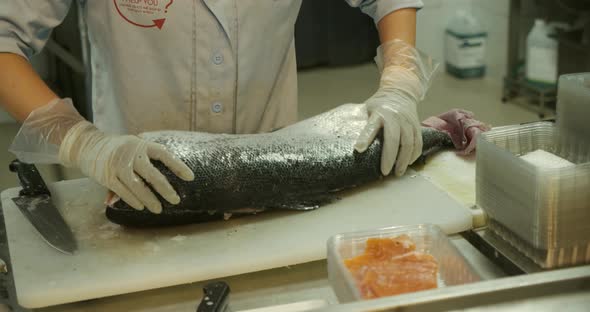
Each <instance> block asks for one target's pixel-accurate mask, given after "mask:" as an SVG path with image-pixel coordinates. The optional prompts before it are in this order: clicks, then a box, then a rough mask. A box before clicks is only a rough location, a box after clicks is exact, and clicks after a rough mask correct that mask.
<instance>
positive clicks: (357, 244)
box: [328, 224, 481, 302]
mask: <svg viewBox="0 0 590 312" xmlns="http://www.w3.org/2000/svg"><path fill="white" fill-rule="evenodd" d="M402 234H407V235H408V236H410V238H411V239H412V240H413V241H414V243H415V244H416V251H419V252H423V253H428V254H430V255H432V256H433V257H434V258H435V259H436V260H437V262H438V275H439V276H438V277H439V278H438V281H439V287H444V286H453V285H461V284H466V283H471V282H476V281H479V280H481V277H480V276H479V275H478V274H477V273H476V272H475V271H474V270H473V268H472V267H471V265H470V264H469V263H467V261H466V260H465V258H464V257H463V255H461V253H459V251H458V250H457V248H456V247H455V246H454V245H453V244H452V243H451V242H450V241H449V239H448V238H447V236H446V235H445V233H444V232H443V231H442V230H441V229H440V228H439V227H438V226H435V225H430V224H421V225H412V226H399V227H390V228H383V229H376V230H372V231H363V232H353V233H345V234H339V235H335V236H333V237H331V238H330V239H329V241H328V278H329V280H330V284H331V285H332V288H333V289H334V292H335V293H336V296H337V297H338V300H339V301H340V302H351V301H358V300H363V298H362V296H361V295H360V293H359V291H358V289H357V287H356V283H355V281H354V279H353V277H352V274H350V272H349V271H348V269H347V268H346V267H345V266H344V260H345V259H349V258H352V257H355V256H358V255H360V254H362V253H363V252H364V249H365V243H366V241H367V239H368V238H386V237H391V238H393V237H396V236H399V235H402Z"/></svg>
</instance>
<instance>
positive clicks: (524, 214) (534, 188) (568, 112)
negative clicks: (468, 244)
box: [476, 74, 590, 268]
mask: <svg viewBox="0 0 590 312" xmlns="http://www.w3.org/2000/svg"><path fill="white" fill-rule="evenodd" d="M583 75H585V77H588V74H583ZM568 76H571V77H565V78H564V76H562V77H561V79H560V89H559V93H558V112H559V113H558V126H556V125H554V124H553V123H549V122H537V123H532V124H526V125H517V126H507V127H501V128H496V129H494V130H492V131H490V132H487V133H484V134H482V135H481V136H480V137H479V138H478V143H477V144H478V145H477V166H476V198H477V204H478V205H479V206H480V207H482V208H483V209H484V210H485V211H486V213H487V214H488V216H489V219H490V222H489V228H490V229H491V230H493V231H494V232H495V233H496V234H498V235H499V236H500V237H502V238H503V239H504V240H506V241H508V242H509V243H511V244H512V245H513V246H515V247H516V248H518V249H519V250H520V251H521V252H522V253H523V254H524V255H526V256H528V257H529V258H531V259H532V260H533V261H535V262H536V263H537V264H539V265H540V266H541V267H543V268H557V267H563V266H570V265H577V264H583V263H590V137H589V136H588V134H590V132H585V131H588V130H589V129H590V126H588V118H589V117H590V96H588V94H589V93H588V90H583V89H581V88H588V83H587V82H588V80H587V79H586V80H585V79H582V78H580V77H573V76H572V75H568ZM564 81H565V83H562V82H564ZM584 119H585V121H584V122H582V120H584ZM539 150H541V152H540V153H539ZM533 152H535V154H536V155H535V157H536V156H538V155H541V156H542V155H549V154H546V152H548V153H551V154H553V155H550V156H551V157H546V158H545V159H539V157H536V158H537V162H533V163H532V162H530V161H527V160H525V159H524V158H522V157H521V156H525V155H527V154H529V153H533ZM555 156H557V157H560V158H562V160H561V161H558V162H557V163H558V165H555V164H556V162H555V160H556V159H558V158H556V157H555ZM525 158H526V157H525ZM541 158H542V157H541ZM568 161H569V163H571V164H567V163H568Z"/></svg>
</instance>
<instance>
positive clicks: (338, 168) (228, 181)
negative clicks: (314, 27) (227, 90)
mask: <svg viewBox="0 0 590 312" xmlns="http://www.w3.org/2000/svg"><path fill="white" fill-rule="evenodd" d="M366 122H367V112H366V110H365V107H364V105H358V104H347V105H342V106H340V107H337V108H335V109H333V110H331V111H328V112H326V113H323V114H320V115H317V116H315V117H312V118H309V119H307V120H303V121H301V122H299V123H296V124H294V125H291V126H288V127H285V128H283V129H280V130H277V131H274V132H271V133H263V134H239V135H231V134H208V133H199V132H183V131H159V132H149V133H144V134H142V135H141V136H142V137H143V138H145V139H147V140H149V141H152V142H156V143H160V144H162V145H164V146H165V147H166V148H167V149H168V150H169V151H171V152H172V153H174V154H175V155H176V156H177V157H179V158H180V159H181V160H183V161H184V162H185V163H186V164H187V165H188V166H189V168H190V169H191V170H192V171H193V172H194V174H195V179H194V181H191V182H187V181H183V180H181V179H180V178H178V177H176V176H175V175H174V174H173V173H172V172H171V171H170V170H169V169H168V168H166V167H165V166H164V165H163V164H162V163H160V162H158V161H153V163H154V165H155V166H156V168H158V169H159V170H160V171H161V172H162V173H163V174H164V175H165V176H166V177H167V178H168V179H169V181H170V184H171V185H172V186H173V187H174V189H175V190H176V191H177V192H178V194H179V196H180V198H181V201H180V203H179V204H178V205H172V204H170V203H168V202H167V201H166V200H164V199H163V198H161V197H160V196H159V195H156V196H158V199H159V200H160V201H161V202H162V213H161V214H153V213H151V212H150V211H148V210H147V209H144V210H142V211H138V210H135V209H133V208H131V207H130V206H129V205H128V204H126V203H125V202H124V201H122V200H119V201H118V202H116V203H115V204H114V205H112V207H108V208H107V210H106V215H107V217H108V218H109V219H110V220H111V221H113V222H115V223H118V224H121V225H126V226H137V227H146V226H168V225H180V224H189V223H198V222H207V221H213V220H219V219H222V218H223V217H224V215H225V216H227V214H228V213H230V214H234V215H241V214H251V213H258V212H260V211H264V210H273V209H280V210H285V209H286V210H310V209H315V208H318V207H320V206H322V205H325V204H327V203H329V202H331V201H333V200H335V199H337V192H338V191H341V190H345V189H350V188H353V187H355V186H359V185H362V184H366V183H368V182H372V181H375V180H378V179H380V178H382V177H383V176H382V174H381V171H380V160H381V140H382V138H381V137H380V136H379V137H378V138H377V139H376V140H375V141H374V142H373V143H372V144H371V145H370V146H369V148H368V149H367V150H366V151H365V152H364V153H358V152H356V151H355V150H354V144H355V142H356V139H357V137H358V135H359V133H360V132H361V130H362V129H363V128H364V126H365V125H366ZM422 138H423V141H424V147H423V155H426V154H430V153H432V152H435V151H437V150H439V149H441V148H444V147H452V146H453V143H452V141H451V139H450V137H449V136H448V135H447V134H445V133H443V132H440V131H437V130H434V129H431V128H422ZM244 208H254V209H251V210H246V211H245V212H244Z"/></svg>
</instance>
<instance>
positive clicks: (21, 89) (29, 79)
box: [0, 53, 58, 122]
mask: <svg viewBox="0 0 590 312" xmlns="http://www.w3.org/2000/svg"><path fill="white" fill-rule="evenodd" d="M0 68H2V70H0V105H1V106H2V108H4V109H5V110H6V111H7V112H8V113H9V114H11V115H12V116H13V117H14V118H15V119H16V120H18V121H19V122H23V121H24V120H25V119H26V118H27V116H29V114H30V113H31V112H32V111H34V110H35V109H37V108H39V107H41V106H44V105H45V104H47V103H49V102H50V101H51V100H53V99H55V98H57V97H58V96H57V95H56V94H55V93H54V92H53V91H51V89H50V88H49V87H48V86H47V84H45V82H44V81H43V80H42V79H41V77H39V75H38V74H37V73H36V72H35V70H34V69H33V67H32V66H31V64H30V63H29V62H28V61H27V60H26V59H24V58H23V57H22V56H19V55H16V54H13V53H0Z"/></svg>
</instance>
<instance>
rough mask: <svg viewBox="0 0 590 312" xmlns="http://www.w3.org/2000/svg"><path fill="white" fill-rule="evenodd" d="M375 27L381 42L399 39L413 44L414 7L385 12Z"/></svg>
mask: <svg viewBox="0 0 590 312" xmlns="http://www.w3.org/2000/svg"><path fill="white" fill-rule="evenodd" d="M377 29H378V30H379V39H381V43H386V42H389V41H393V40H395V39H399V40H402V41H404V42H405V43H407V44H409V45H412V46H415V45H416V9H415V8H405V9H400V10H397V11H393V12H391V13H389V14H387V15H386V16H385V17H383V18H382V19H381V20H380V21H379V22H378V23H377Z"/></svg>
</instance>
